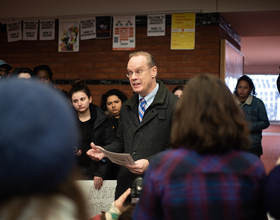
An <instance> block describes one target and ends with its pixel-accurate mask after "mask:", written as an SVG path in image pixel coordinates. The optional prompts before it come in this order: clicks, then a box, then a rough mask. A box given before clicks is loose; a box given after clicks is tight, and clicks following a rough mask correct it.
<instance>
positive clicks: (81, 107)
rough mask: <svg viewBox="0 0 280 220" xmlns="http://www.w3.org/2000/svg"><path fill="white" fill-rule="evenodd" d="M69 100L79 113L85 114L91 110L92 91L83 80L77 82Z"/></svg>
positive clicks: (74, 83)
mask: <svg viewBox="0 0 280 220" xmlns="http://www.w3.org/2000/svg"><path fill="white" fill-rule="evenodd" d="M69 98H70V100H71V103H72V105H73V107H74V108H75V109H76V111H77V112H80V113H83V112H86V111H87V110H88V109H89V105H90V103H91V102H92V97H91V92H90V89H89V88H88V87H87V86H86V85H85V84H84V81H82V80H75V81H74V82H73V84H72V89H71V90H70V91H69Z"/></svg>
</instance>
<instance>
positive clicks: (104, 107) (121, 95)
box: [100, 89, 127, 111]
mask: <svg viewBox="0 0 280 220" xmlns="http://www.w3.org/2000/svg"><path fill="white" fill-rule="evenodd" d="M112 95H115V96H118V97H119V99H120V100H121V101H122V103H124V102H125V101H126V100H127V96H126V95H125V94H124V93H123V92H122V91H120V90H118V89H111V90H109V91H108V92H106V93H105V94H103V95H102V99H101V104H100V108H101V109H102V110H103V111H107V105H106V103H107V98H108V97H109V96H112Z"/></svg>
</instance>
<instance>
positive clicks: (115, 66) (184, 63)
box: [0, 14, 238, 105]
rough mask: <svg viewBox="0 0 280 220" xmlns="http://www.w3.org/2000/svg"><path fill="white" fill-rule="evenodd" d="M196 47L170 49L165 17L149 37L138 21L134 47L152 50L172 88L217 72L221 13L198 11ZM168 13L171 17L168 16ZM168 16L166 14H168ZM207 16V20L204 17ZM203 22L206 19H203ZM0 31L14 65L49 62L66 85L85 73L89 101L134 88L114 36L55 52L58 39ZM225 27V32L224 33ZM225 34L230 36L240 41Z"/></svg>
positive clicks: (4, 52) (1, 54) (3, 53)
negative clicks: (157, 33) (160, 31)
mask: <svg viewBox="0 0 280 220" xmlns="http://www.w3.org/2000/svg"><path fill="white" fill-rule="evenodd" d="M197 16H201V19H198V18H197V21H196V22H197V25H196V36H195V50H181V51H180V50H170V32H171V27H170V25H169V22H168V21H167V26H166V35H165V36H163V37H147V27H146V26H145V24H144V23H143V22H142V23H139V22H138V23H137V28H136V50H144V51H147V52H150V53H151V54H152V55H153V56H154V57H155V60H156V61H157V66H158V79H160V80H162V81H163V82H164V83H165V84H166V86H167V87H168V89H169V90H170V91H171V90H172V89H173V88H174V87H175V86H176V85H178V84H181V83H185V82H186V81H187V80H188V79H190V78H191V77H194V76H196V75H198V74H201V73H210V74H213V75H215V76H219V64H220V58H219V54H220V39H221V37H223V38H224V37H225V36H224V33H225V32H226V31H225V29H224V28H221V26H220V22H219V21H220V16H219V14H208V15H207V14H206V15H197ZM169 19H170V18H169ZM167 20H168V19H167ZM205 20H208V22H202V21H205ZM203 23H204V25H203ZM1 30H2V31H1V33H0V48H1V50H0V59H3V60H5V61H6V62H8V63H10V64H11V65H12V66H13V68H16V67H20V66H23V67H29V68H32V69H33V68H34V67H35V66H37V65H41V64H46V65H49V66H50V68H51V69H52V71H53V73H54V77H53V78H54V79H55V82H56V84H57V85H58V87H59V88H60V89H64V90H66V91H69V89H70V88H71V86H70V83H71V80H73V79H75V78H80V79H85V80H86V83H87V85H88V86H89V87H90V89H91V91H92V95H93V103H95V104H98V105H99V103H100V97H101V95H102V94H103V93H105V92H106V91H107V90H109V89H112V88H118V89H120V90H122V91H124V92H125V93H126V94H127V95H128V96H129V97H130V96H131V94H132V90H131V87H130V85H129V83H128V79H127V77H126V76H125V74H126V72H127V71H126V64H127V61H128V54H129V53H130V52H129V51H112V38H110V39H100V40H97V39H93V40H86V41H80V51H79V52H73V53H59V52H57V51H58V40H57V36H56V39H55V40H53V41H19V42H12V43H7V36H6V32H5V28H3V27H2V29H1ZM222 33H223V34H222ZM230 36H231V35H229V34H228V35H227V38H228V39H229V40H230V42H233V43H235V44H238V43H237V42H236V41H235V40H233V39H231V37H230Z"/></svg>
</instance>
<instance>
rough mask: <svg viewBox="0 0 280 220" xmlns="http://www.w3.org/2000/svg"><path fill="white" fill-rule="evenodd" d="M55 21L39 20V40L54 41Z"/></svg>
mask: <svg viewBox="0 0 280 220" xmlns="http://www.w3.org/2000/svg"><path fill="white" fill-rule="evenodd" d="M54 34H55V20H54V19H50V20H40V30H39V39H40V40H54V39H55V35H54Z"/></svg>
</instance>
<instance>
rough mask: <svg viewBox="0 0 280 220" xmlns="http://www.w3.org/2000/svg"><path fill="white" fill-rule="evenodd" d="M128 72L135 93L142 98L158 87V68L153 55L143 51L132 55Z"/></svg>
mask: <svg viewBox="0 0 280 220" xmlns="http://www.w3.org/2000/svg"><path fill="white" fill-rule="evenodd" d="M127 71H128V74H127V76H128V77H129V81H130V85H131V87H132V89H133V91H134V92H135V93H137V94H139V95H141V96H142V97H145V96H146V95H148V94H149V93H150V92H152V91H153V89H154V88H155V87H156V76H157V67H156V62H155V60H154V58H153V56H152V55H151V54H149V53H147V52H143V51H140V52H134V53H131V54H130V55H129V61H128V64H127Z"/></svg>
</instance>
